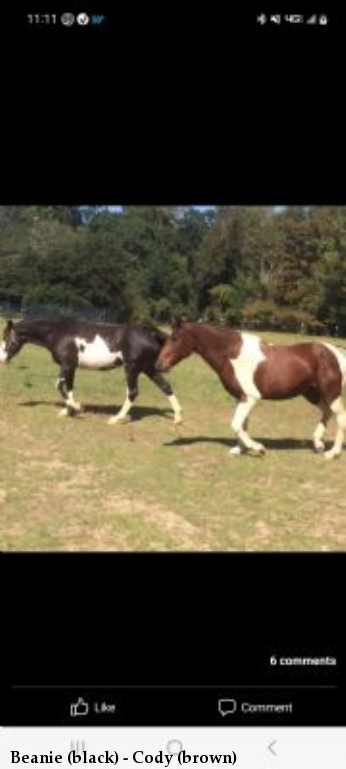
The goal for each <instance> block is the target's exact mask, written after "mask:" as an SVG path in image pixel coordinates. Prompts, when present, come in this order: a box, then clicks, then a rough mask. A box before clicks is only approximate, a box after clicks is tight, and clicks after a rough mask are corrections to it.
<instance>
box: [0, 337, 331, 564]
mask: <svg viewBox="0 0 346 769" xmlns="http://www.w3.org/2000/svg"><path fill="white" fill-rule="evenodd" d="M263 336H264V337H265V338H267V339H270V340H271V341H279V340H280V341H281V340H282V341H284V342H287V343H289V342H291V341H293V339H294V335H282V334H263ZM299 338H300V339H301V337H299ZM306 338H307V337H306ZM340 343H341V344H346V342H345V340H341V341H340ZM56 376H57V367H56V365H55V364H54V363H53V361H52V360H51V358H50V356H49V354H48V353H47V352H46V351H45V350H42V349H39V348H37V347H33V346H27V347H25V349H23V351H22V352H21V353H20V355H18V356H17V357H16V358H15V359H14V360H13V361H12V362H11V364H9V365H8V366H3V367H1V368H0V397H1V403H2V409H1V415H0V428H1V436H2V454H1V465H0V473H1V475H0V548H1V549H2V550H6V551H11V550H12V551H13V550H24V551H25V550H31V551H36V550H44V551H47V550H53V551H59V550H67V551H83V550H86V551H88V550H92V551H94V550H106V551H107V550H108V551H136V550H137V551H150V550H160V551H162V550H163V551H177V550H178V551H212V550H214V551H218V550H219V551H225V550H226V551H235V550H245V551H255V550H263V551H268V550H276V551H292V550H297V551H305V550H310V551H311V550H312V551H314V550H324V551H332V550H344V549H345V548H346V497H345V461H346V454H345V451H344V453H343V455H342V456H341V458H340V459H339V460H336V461H334V462H326V460H325V459H324V457H323V456H319V455H316V454H314V453H313V451H312V442H311V436H312V432H313V430H314V428H315V426H316V421H317V416H318V411H317V410H316V409H315V408H313V407H312V406H311V405H309V404H308V403H307V402H306V401H305V400H304V399H303V398H296V399H293V400H290V401H285V402H282V403H272V402H264V401H263V402H261V403H259V404H258V406H257V407H256V408H255V409H254V411H253V415H252V418H251V430H252V435H253V436H254V437H255V438H256V439H260V440H261V441H262V442H263V443H264V445H265V447H266V454H265V456H264V457H253V456H246V455H244V456H241V457H232V456H229V453H228V450H229V448H230V447H231V446H233V445H235V438H234V436H233V435H232V432H231V430H230V427H229V424H230V417H231V413H232V411H233V408H234V402H232V399H231V398H230V397H229V396H228V395H227V393H226V392H225V391H224V390H223V388H222V386H221V385H220V382H219V380H218V378H217V377H216V376H215V374H214V372H213V371H212V370H211V369H209V368H208V367H207V366H206V364H205V363H204V361H202V360H201V359H200V358H199V357H198V356H192V357H191V358H189V359H188V360H186V361H184V362H183V363H181V364H180V365H179V366H177V367H176V368H175V369H174V370H172V371H171V372H170V374H169V375H168V378H169V380H170V381H171V383H172V385H173V386H174V389H175V391H176V392H177V395H178V396H179V399H180V401H181V404H182V407H183V410H184V411H183V416H184V423H183V425H182V426H175V425H174V422H173V418H172V412H171V411H170V409H169V403H168V401H167V400H166V398H165V397H164V396H163V395H161V394H160V393H159V392H158V391H157V389H156V388H155V387H154V386H153V384H152V383H151V382H150V381H149V380H147V379H146V377H144V376H142V377H141V379H140V383H139V385H140V395H139V398H138V400H137V405H135V406H134V408H133V415H132V419H131V420H128V421H127V422H126V423H125V424H119V425H114V426H109V425H108V424H107V419H108V418H109V416H111V415H112V414H113V413H114V412H115V411H116V410H117V409H118V408H119V407H120V406H121V404H122V402H123V397H124V375H123V372H122V370H121V369H120V370H118V371H110V372H91V371H78V372H77V376H76V388H75V392H76V397H78V399H79V400H80V401H81V402H82V404H83V405H84V408H85V410H84V412H83V413H82V415H81V416H77V417H74V418H61V417H59V416H58V414H59V411H60V409H61V400H60V399H59V397H58V393H57V391H56V390H55V380H56ZM332 429H333V425H331V430H332ZM328 435H329V431H328V433H327V438H328ZM327 444H328V440H327Z"/></svg>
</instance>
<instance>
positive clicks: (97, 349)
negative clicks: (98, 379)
mask: <svg viewBox="0 0 346 769" xmlns="http://www.w3.org/2000/svg"><path fill="white" fill-rule="evenodd" d="M75 343H76V345H77V349H78V365H79V366H80V368H91V369H93V368H94V369H99V368H102V369H107V368H113V366H114V363H115V362H116V361H117V360H120V361H122V360H123V356H122V353H121V352H119V351H114V352H111V351H110V349H109V347H108V345H107V344H106V342H105V340H104V339H102V337H101V336H99V335H98V334H97V336H95V339H94V340H93V341H92V342H87V341H86V340H85V339H81V338H80V337H75Z"/></svg>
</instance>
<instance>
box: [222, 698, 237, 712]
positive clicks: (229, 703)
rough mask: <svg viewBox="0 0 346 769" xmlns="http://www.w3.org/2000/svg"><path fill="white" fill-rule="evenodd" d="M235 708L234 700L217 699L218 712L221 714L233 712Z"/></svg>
mask: <svg viewBox="0 0 346 769" xmlns="http://www.w3.org/2000/svg"><path fill="white" fill-rule="evenodd" d="M236 710H237V703H236V700H228V699H226V700H219V713H221V715H222V716H227V715H228V714H229V713H235V711H236Z"/></svg>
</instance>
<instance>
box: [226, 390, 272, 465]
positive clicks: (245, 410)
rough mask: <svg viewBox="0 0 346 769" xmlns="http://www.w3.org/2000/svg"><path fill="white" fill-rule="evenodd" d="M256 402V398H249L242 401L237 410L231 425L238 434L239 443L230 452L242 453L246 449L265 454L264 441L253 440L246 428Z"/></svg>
mask: <svg viewBox="0 0 346 769" xmlns="http://www.w3.org/2000/svg"><path fill="white" fill-rule="evenodd" d="M255 403H256V400H255V398H247V399H246V400H245V401H241V402H240V403H239V404H238V406H237V408H236V410H235V414H234V417H233V419H232V423H231V427H232V429H233V430H234V432H235V433H236V434H237V436H238V439H239V445H238V446H234V448H233V449H230V452H229V453H230V454H232V455H238V454H242V453H243V452H244V451H253V452H255V453H256V454H264V452H265V448H264V446H262V443H257V441H253V440H252V438H250V436H249V434H248V432H247V430H246V427H247V423H248V417H249V414H250V411H251V410H252V409H253V407H254V405H255Z"/></svg>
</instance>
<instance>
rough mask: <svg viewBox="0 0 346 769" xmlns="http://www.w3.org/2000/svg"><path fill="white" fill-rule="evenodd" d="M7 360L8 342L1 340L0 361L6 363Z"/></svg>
mask: <svg viewBox="0 0 346 769" xmlns="http://www.w3.org/2000/svg"><path fill="white" fill-rule="evenodd" d="M6 361H7V352H6V342H1V344H0V363H6Z"/></svg>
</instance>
